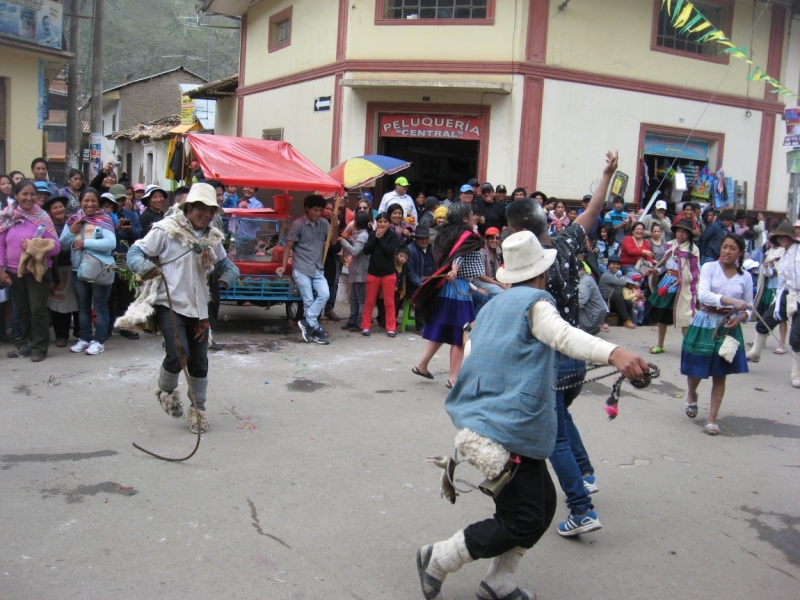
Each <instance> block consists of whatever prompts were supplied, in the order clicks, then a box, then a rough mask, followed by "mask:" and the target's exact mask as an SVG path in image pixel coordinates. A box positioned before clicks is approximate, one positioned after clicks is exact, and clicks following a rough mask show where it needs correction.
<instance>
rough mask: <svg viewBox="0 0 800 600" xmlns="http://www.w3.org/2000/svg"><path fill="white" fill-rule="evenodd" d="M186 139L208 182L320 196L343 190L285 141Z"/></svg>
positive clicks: (192, 136)
mask: <svg viewBox="0 0 800 600" xmlns="http://www.w3.org/2000/svg"><path fill="white" fill-rule="evenodd" d="M186 138H187V139H188V140H189V144H190V145H191V147H192V151H193V152H194V155H195V158H196V159H197V161H198V162H199V163H200V166H201V167H202V169H203V173H204V174H205V176H206V178H208V179H218V180H220V181H222V182H223V183H225V184H231V185H242V186H245V185H246V186H252V187H260V188H268V189H273V190H288V191H295V192H311V191H314V192H319V193H321V194H323V195H329V194H334V193H337V192H341V191H343V188H342V184H341V183H339V182H338V181H336V180H335V179H333V178H332V177H330V176H329V175H328V174H327V173H325V172H323V171H321V170H320V169H318V168H317V167H316V166H315V165H314V164H313V163H312V162H311V161H309V160H308V159H307V158H306V157H305V156H303V155H302V154H300V153H299V152H298V151H297V150H295V149H294V148H292V146H291V145H290V144H288V143H286V142H275V141H271V140H254V139H250V138H240V137H231V136H226V135H202V134H196V133H190V134H189V135H187V136H186Z"/></svg>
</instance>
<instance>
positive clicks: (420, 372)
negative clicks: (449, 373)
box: [411, 365, 433, 379]
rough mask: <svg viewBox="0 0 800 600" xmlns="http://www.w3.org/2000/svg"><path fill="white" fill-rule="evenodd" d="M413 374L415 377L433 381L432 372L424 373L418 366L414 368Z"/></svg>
mask: <svg viewBox="0 0 800 600" xmlns="http://www.w3.org/2000/svg"><path fill="white" fill-rule="evenodd" d="M411 372H412V373H413V374H414V375H419V376H420V377H424V378H425V379H433V374H432V373H431V372H430V371H428V372H427V373H423V372H422V371H420V370H419V368H418V367H417V366H416V365H415V366H414V367H412V369H411Z"/></svg>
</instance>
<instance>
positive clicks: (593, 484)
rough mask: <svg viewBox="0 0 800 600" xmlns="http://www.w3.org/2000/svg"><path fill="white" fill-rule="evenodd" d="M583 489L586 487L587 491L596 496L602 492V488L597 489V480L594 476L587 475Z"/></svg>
mask: <svg viewBox="0 0 800 600" xmlns="http://www.w3.org/2000/svg"><path fill="white" fill-rule="evenodd" d="M583 487H585V488H586V491H587V492H589V493H590V494H596V493H597V492H599V491H600V488H599V487H597V479H595V476H594V475H587V476H586V477H584V478H583Z"/></svg>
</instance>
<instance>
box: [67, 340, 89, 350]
mask: <svg viewBox="0 0 800 600" xmlns="http://www.w3.org/2000/svg"><path fill="white" fill-rule="evenodd" d="M88 347H89V342H84V341H83V340H78V343H77V344H75V345H74V346H73V347H72V348H70V349H69V351H70V352H83V351H84V350H86V349H87V348H88Z"/></svg>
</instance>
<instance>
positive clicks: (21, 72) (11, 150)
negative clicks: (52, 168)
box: [0, 2, 72, 175]
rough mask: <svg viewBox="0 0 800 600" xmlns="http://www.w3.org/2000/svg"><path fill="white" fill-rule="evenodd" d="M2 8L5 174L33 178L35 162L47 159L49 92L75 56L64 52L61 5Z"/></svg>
mask: <svg viewBox="0 0 800 600" xmlns="http://www.w3.org/2000/svg"><path fill="white" fill-rule="evenodd" d="M2 4H3V5H4V6H2V8H3V10H2V12H1V13H0V173H8V172H9V171H12V170H18V171H22V172H24V173H25V174H26V175H30V174H31V161H32V160H33V159H34V158H37V157H39V156H47V150H48V148H47V138H46V136H45V129H46V123H47V121H48V117H49V116H50V115H49V114H48V113H49V106H48V88H49V87H50V83H51V82H52V81H54V80H55V78H56V75H58V73H59V71H61V69H63V68H64V66H65V65H66V64H67V62H68V61H69V59H70V58H72V54H71V53H69V52H65V51H64V50H63V49H62V46H63V37H62V35H61V21H62V16H63V15H62V14H61V4H58V3H55V2H47V3H42V2H38V3H36V2H33V3H24V2H3V3H2ZM54 110H58V108H56V109H54Z"/></svg>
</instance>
